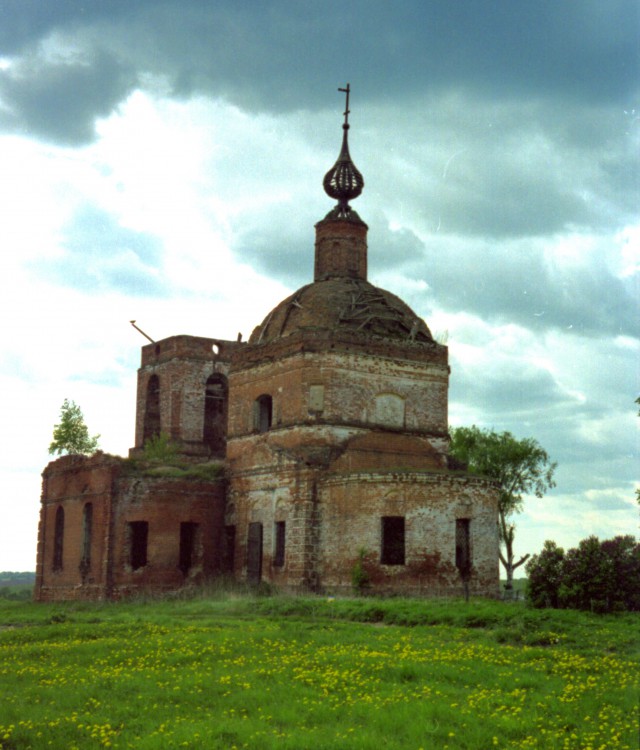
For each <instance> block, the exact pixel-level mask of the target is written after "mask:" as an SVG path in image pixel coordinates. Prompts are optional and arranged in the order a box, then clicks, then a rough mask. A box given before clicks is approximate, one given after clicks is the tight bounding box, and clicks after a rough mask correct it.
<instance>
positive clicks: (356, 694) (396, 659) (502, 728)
mask: <svg viewBox="0 0 640 750" xmlns="http://www.w3.org/2000/svg"><path fill="white" fill-rule="evenodd" d="M639 655H640V619H639V618H638V617H637V616H633V615H616V616H613V615H612V616H596V615H589V614H585V613H578V612H568V611H561V612H556V611H548V610H547V611H534V610H530V609H528V608H527V607H526V606H525V605H523V604H521V603H500V602H487V601H471V602H468V603H465V602H464V601H433V602H430V601H416V600H406V599H389V600H378V599H346V600H335V601H333V600H330V599H322V598H285V597H277V596H274V597H257V598H256V597H250V596H246V595H242V596H241V595H229V594H226V595H224V596H222V595H221V596H210V597H199V598H192V599H185V600H174V601H161V602H154V601H138V602H128V603H120V604H69V605H60V604H56V605H42V604H39V605H36V604H33V603H30V602H14V601H0V747H2V748H3V749H4V750H9V749H11V750H13V749H17V748H20V749H21V750H22V749H26V748H34V749H36V750H37V749H39V748H50V747H52V748H66V749H69V750H70V749H71V748H77V750H85V749H87V748H102V747H111V748H142V749H144V748H154V749H155V748H206V749H207V750H210V749H215V748H220V749H222V748H224V750H230V749H231V748H252V749H253V748H256V749H258V750H262V749H263V748H264V749H265V750H267V749H269V748H283V749H284V750H293V749H294V748H295V750H305V749H308V750H329V749H331V750H334V749H336V748H355V749H362V750H381V749H382V748H391V749H397V750H418V749H419V748H423V750H427V749H428V750H432V749H435V750H444V749H447V748H449V749H453V748H472V749H473V750H484V749H485V748H558V749H559V748H562V749H564V748H581V749H582V750H587V749H590V750H596V749H603V750H604V749H608V748H626V749H627V750H637V748H638V740H639V728H638V677H639V667H638V656H639Z"/></svg>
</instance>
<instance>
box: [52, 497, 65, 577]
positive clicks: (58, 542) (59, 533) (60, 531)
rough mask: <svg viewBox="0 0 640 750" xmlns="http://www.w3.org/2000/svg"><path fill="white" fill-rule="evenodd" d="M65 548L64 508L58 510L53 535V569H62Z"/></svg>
mask: <svg viewBox="0 0 640 750" xmlns="http://www.w3.org/2000/svg"><path fill="white" fill-rule="evenodd" d="M63 549H64V508H63V507H62V506H61V505H60V506H59V507H58V510H56V524H55V531H54V535H53V569H54V570H62V553H63Z"/></svg>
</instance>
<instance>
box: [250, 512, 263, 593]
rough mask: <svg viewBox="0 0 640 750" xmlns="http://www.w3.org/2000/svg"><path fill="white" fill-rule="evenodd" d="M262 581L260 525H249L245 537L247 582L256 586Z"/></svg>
mask: <svg viewBox="0 0 640 750" xmlns="http://www.w3.org/2000/svg"><path fill="white" fill-rule="evenodd" d="M261 580H262V524H261V523H250V524H249V533H248V535H247V581H248V582H249V583H252V584H254V585H257V584H258V583H260V581H261Z"/></svg>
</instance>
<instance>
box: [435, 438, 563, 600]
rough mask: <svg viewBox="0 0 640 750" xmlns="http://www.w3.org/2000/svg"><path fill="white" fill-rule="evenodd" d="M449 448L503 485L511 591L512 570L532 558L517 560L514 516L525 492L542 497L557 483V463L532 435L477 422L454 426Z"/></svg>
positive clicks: (501, 508) (502, 528)
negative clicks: (485, 426) (488, 427)
mask: <svg viewBox="0 0 640 750" xmlns="http://www.w3.org/2000/svg"><path fill="white" fill-rule="evenodd" d="M449 450H450V453H451V455H452V456H453V457H454V458H456V459H458V461H461V462H462V463H464V464H466V465H467V467H468V470H469V471H470V472H472V473H474V474H482V475H483V476H486V477H489V478H490V479H494V480H495V481H496V482H497V483H498V485H499V487H500V499H499V502H498V531H499V535H500V544H501V549H500V562H501V563H502V564H503V566H504V568H505V571H506V573H507V590H508V591H511V590H512V588H513V571H514V570H515V569H516V568H518V567H520V565H522V564H523V563H524V562H526V561H527V560H528V558H529V555H524V556H523V557H521V558H520V559H519V560H518V561H517V562H515V555H514V552H513V543H514V537H515V524H514V523H513V522H512V520H511V517H512V516H513V515H514V514H515V513H519V512H520V511H521V510H522V507H523V503H524V500H523V495H529V494H534V495H535V496H536V497H542V496H543V495H544V493H545V492H546V491H547V490H548V489H551V487H555V482H554V481H553V474H554V471H555V469H556V466H557V464H556V463H551V462H550V460H549V455H548V454H547V452H546V451H545V450H544V448H542V446H541V445H540V444H539V443H538V442H537V441H536V440H534V439H533V438H523V439H522V440H518V439H517V438H516V437H514V436H513V435H512V434H511V433H510V432H501V433H497V432H494V431H493V430H482V429H480V428H479V427H476V426H475V425H473V426H472V427H458V428H456V429H453V430H452V431H451V446H450V449H449ZM503 549H504V552H503Z"/></svg>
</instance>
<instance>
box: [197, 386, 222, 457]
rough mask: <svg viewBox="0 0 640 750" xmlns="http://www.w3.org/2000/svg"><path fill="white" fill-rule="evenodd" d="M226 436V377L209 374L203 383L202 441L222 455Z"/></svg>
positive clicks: (214, 452)
mask: <svg viewBox="0 0 640 750" xmlns="http://www.w3.org/2000/svg"><path fill="white" fill-rule="evenodd" d="M226 437H227V379H226V378H225V377H224V375H218V374H215V375H211V377H210V378H209V379H208V380H207V383H206V385H205V394H204V428H203V431H202V441H203V443H204V444H205V445H208V446H209V448H210V449H211V452H212V453H213V454H222V455H224V449H225V443H226Z"/></svg>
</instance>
